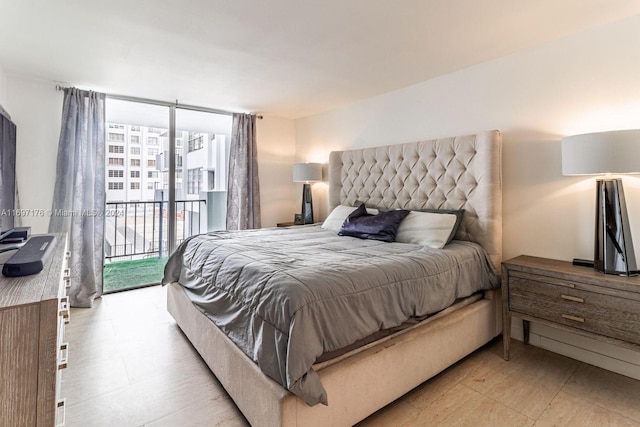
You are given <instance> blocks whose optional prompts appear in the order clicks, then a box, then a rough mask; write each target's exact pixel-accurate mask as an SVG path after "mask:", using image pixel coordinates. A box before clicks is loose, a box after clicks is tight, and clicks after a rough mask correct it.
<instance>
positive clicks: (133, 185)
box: [131, 182, 140, 190]
mask: <svg viewBox="0 0 640 427" xmlns="http://www.w3.org/2000/svg"><path fill="white" fill-rule="evenodd" d="M131 189H132V190H139V189H140V183H139V182H132V183H131Z"/></svg>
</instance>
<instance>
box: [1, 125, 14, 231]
mask: <svg viewBox="0 0 640 427" xmlns="http://www.w3.org/2000/svg"><path fill="white" fill-rule="evenodd" d="M15 198H16V125H15V124H14V123H13V122H12V121H11V120H9V118H7V117H6V116H4V115H3V114H2V113H0V232H2V231H8V230H10V229H12V228H13V226H14V219H15V215H14V214H15V212H14V210H15Z"/></svg>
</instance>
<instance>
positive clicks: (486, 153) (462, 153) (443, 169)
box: [329, 130, 502, 272]
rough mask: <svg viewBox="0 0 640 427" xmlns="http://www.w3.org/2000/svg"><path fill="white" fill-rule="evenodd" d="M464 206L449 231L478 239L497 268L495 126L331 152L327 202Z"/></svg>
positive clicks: (498, 149) (498, 155) (498, 154)
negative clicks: (460, 217)
mask: <svg viewBox="0 0 640 427" xmlns="http://www.w3.org/2000/svg"><path fill="white" fill-rule="evenodd" d="M360 202H364V203H365V205H366V206H367V207H375V208H403V209H416V210H417V209H464V210H465V212H464V218H463V220H462V223H461V225H460V228H459V229H458V232H457V234H456V236H455V238H456V239H458V240H470V241H473V242H476V243H478V244H480V245H481V246H482V247H484V249H485V250H486V251H487V252H488V253H489V255H490V256H491V260H492V261H493V263H494V265H495V266H496V268H497V269H498V272H499V271H500V262H501V261H502V138H501V135H500V132H499V131H496V130H494V131H490V132H483V133H479V134H477V135H467V136H457V137H453V138H441V139H434V140H430V141H420V142H415V143H410V144H398V145H388V146H384V147H374V148H363V149H359V150H349V151H334V152H332V153H331V156H330V158H329V205H330V206H329V207H330V208H331V209H333V208H335V207H336V206H338V205H348V206H355V205H356V204H358V203H360Z"/></svg>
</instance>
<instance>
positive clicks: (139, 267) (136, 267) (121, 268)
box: [103, 258, 167, 294]
mask: <svg viewBox="0 0 640 427" xmlns="http://www.w3.org/2000/svg"><path fill="white" fill-rule="evenodd" d="M166 263H167V258H145V259H139V260H133V261H120V262H110V263H107V264H105V265H104V272H103V279H104V281H103V292H104V293H105V294H107V293H109V292H117V291H122V290H127V289H134V288H139V287H141V286H147V285H154V284H159V283H160V281H161V280H162V276H163V274H164V266H165V264H166Z"/></svg>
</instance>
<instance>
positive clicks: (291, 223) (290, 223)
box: [276, 221, 301, 227]
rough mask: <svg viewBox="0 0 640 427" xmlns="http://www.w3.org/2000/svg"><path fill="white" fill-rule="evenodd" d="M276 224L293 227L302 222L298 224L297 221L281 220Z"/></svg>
mask: <svg viewBox="0 0 640 427" xmlns="http://www.w3.org/2000/svg"><path fill="white" fill-rule="evenodd" d="M276 225H277V226H278V227H293V226H294V225H301V224H296V223H295V222H293V221H291V222H279V223H278V224H276Z"/></svg>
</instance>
